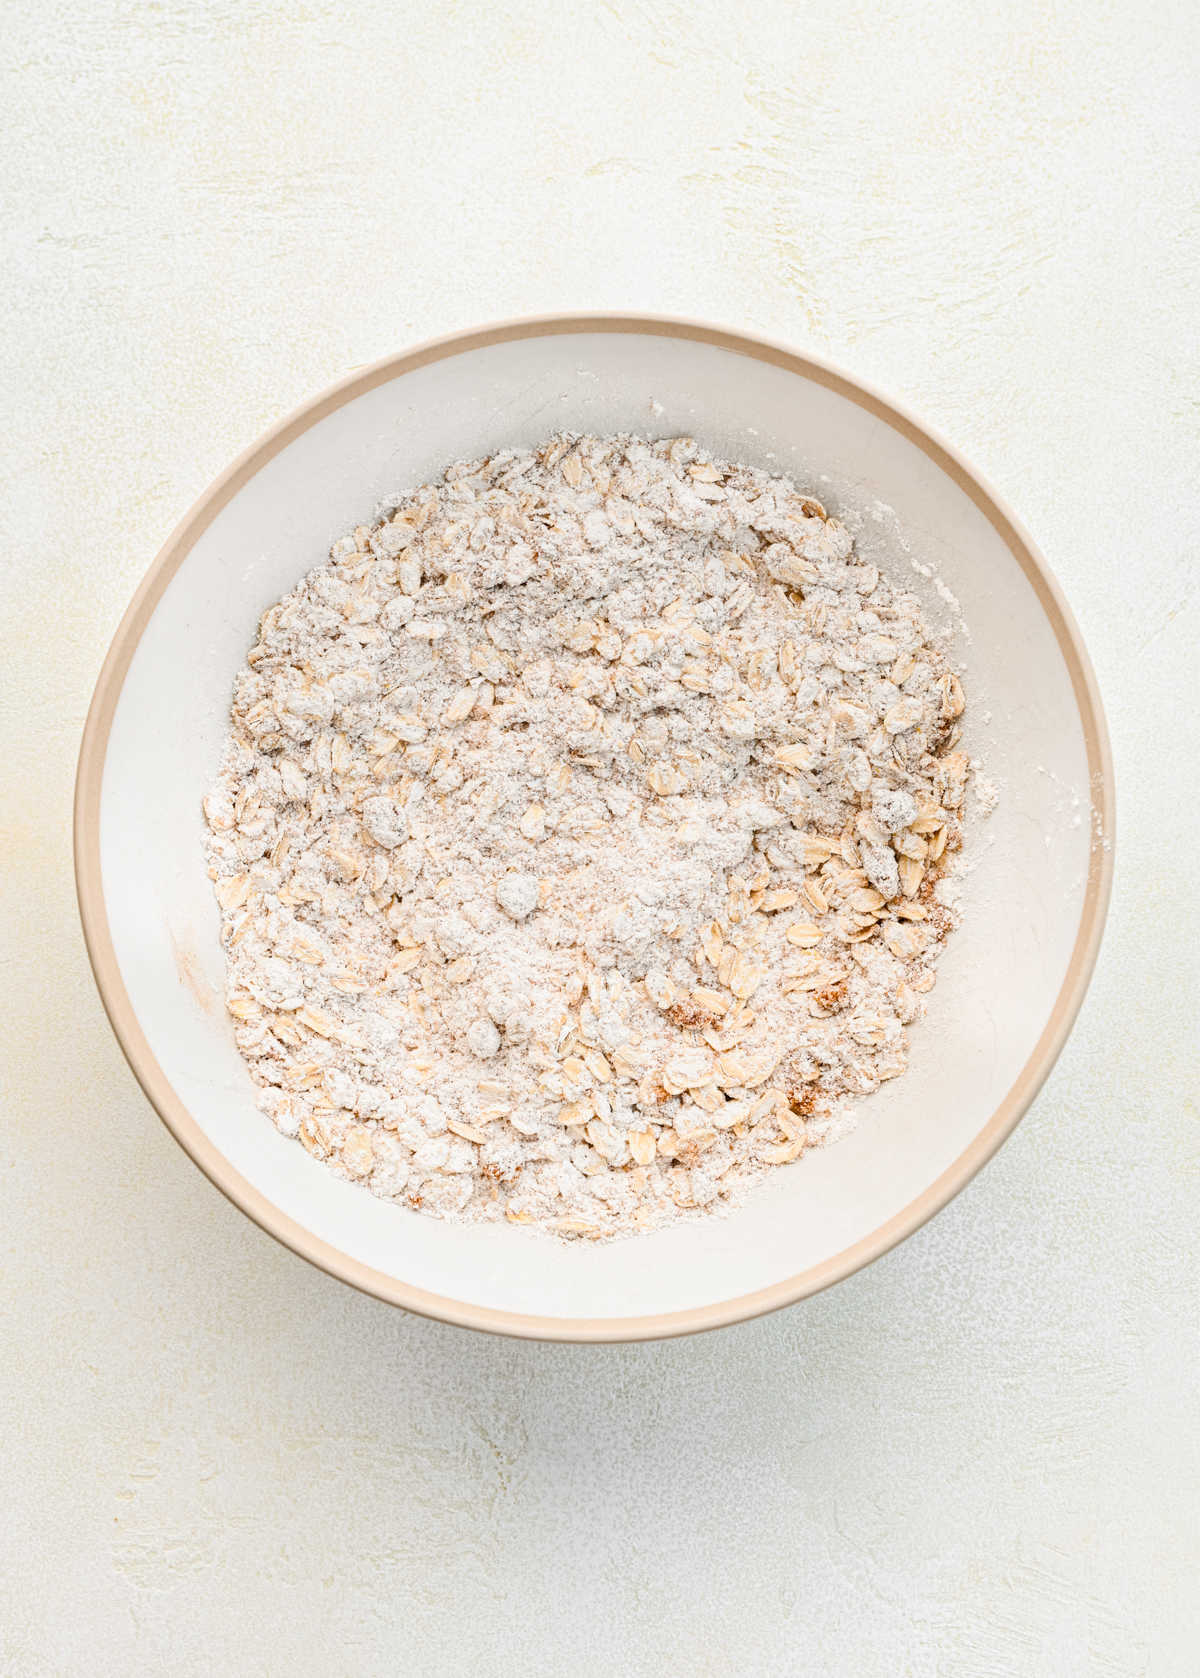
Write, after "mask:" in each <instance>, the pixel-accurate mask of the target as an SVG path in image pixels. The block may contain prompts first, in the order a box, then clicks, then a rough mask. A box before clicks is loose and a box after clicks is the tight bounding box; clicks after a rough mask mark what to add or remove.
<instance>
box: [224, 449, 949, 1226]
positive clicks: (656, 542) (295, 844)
mask: <svg viewBox="0 0 1200 1678" xmlns="http://www.w3.org/2000/svg"><path fill="white" fill-rule="evenodd" d="M962 710H963V694H962V689H961V687H960V685H959V682H958V678H957V677H956V676H955V674H954V672H953V671H952V670H951V669H950V668H949V667H948V665H947V662H946V659H945V656H944V655H943V653H942V652H941V651H939V649H938V647H937V646H936V645H934V644H933V642H932V640H931V637H930V634H929V631H928V630H927V628H926V626H925V625H924V623H923V622H922V619H921V615H920V611H919V609H918V604H917V602H916V600H915V599H914V597H913V596H911V595H909V594H906V593H903V592H900V591H899V590H897V589H896V588H895V587H894V586H893V585H892V584H891V583H890V582H889V581H888V579H887V578H886V577H884V576H882V575H881V574H880V573H879V571H878V570H877V569H876V568H875V567H874V566H871V565H868V564H864V563H861V562H860V561H859V560H858V559H857V558H856V556H855V554H854V551H853V544H852V542H851V538H850V536H849V534H848V533H847V531H846V530H845V528H844V527H843V526H842V525H841V524H839V523H838V522H837V521H836V520H835V519H833V518H830V517H828V516H827V515H826V513H825V510H824V508H823V507H822V506H821V505H820V504H819V503H818V502H817V501H815V500H813V499H812V498H811V497H809V496H806V495H803V494H801V493H799V492H798V491H797V490H796V489H795V488H794V487H793V485H792V484H791V483H790V482H788V481H787V480H786V479H784V478H779V477H772V476H770V475H769V474H767V473H765V472H763V471H759V470H756V469H751V468H749V467H744V466H734V465H729V464H728V463H726V462H723V461H719V460H714V459H713V458H712V457H711V456H710V455H708V454H707V453H705V452H704V451H703V450H702V449H700V448H698V447H697V445H696V444H695V443H694V442H693V441H692V440H691V439H690V438H682V437H680V438H674V439H668V440H664V441H659V442H652V443H651V442H644V441H641V440H639V439H637V438H634V437H629V436H621V437H609V438H604V439H598V438H595V437H578V436H567V435H562V436H557V437H554V438H552V439H551V440H550V441H549V442H548V443H546V444H545V446H544V447H542V448H540V449H537V450H536V451H534V452H525V451H507V452H504V453H500V454H495V455H492V456H490V457H489V458H488V459H486V460H481V461H473V462H470V463H468V464H460V465H455V466H452V467H450V468H449V470H448V471H447V472H446V473H445V476H444V477H443V478H442V479H440V480H439V481H438V482H437V483H434V484H430V485H426V486H424V487H422V488H420V489H418V490H416V491H414V492H413V493H412V494H411V495H407V496H404V497H403V498H402V499H399V500H397V501H395V502H393V503H390V504H388V505H387V506H385V507H384V508H383V509H381V513H380V516H379V517H378V518H377V519H376V520H375V522H373V523H372V524H370V525H361V526H359V528H358V529H356V530H355V531H354V532H353V533H352V534H350V535H348V536H345V537H343V538H342V539H341V540H340V541H338V542H336V543H335V544H334V546H333V549H332V552H331V555H330V559H329V562H328V564H326V565H323V566H320V567H318V568H317V569H316V570H314V571H312V572H311V573H310V574H309V575H308V576H307V577H305V578H304V580H303V581H302V582H301V583H300V585H299V587H298V588H296V590H295V591H294V592H293V593H291V594H289V595H287V596H285V598H284V599H283V600H281V601H280V602H279V603H278V604H277V605H275V606H272V607H271V608H270V610H269V611H268V612H267V613H266V614H265V615H264V617H263V619H262V623H261V626H260V629H259V636H258V639H257V640H256V642H255V644H254V646H253V647H252V648H251V650H250V652H249V654H248V657H247V668H246V669H245V670H243V672H242V673H241V675H240V676H239V677H238V680H237V684H236V689H235V696H234V702H233V718H232V733H231V739H230V742H229V746H228V750H227V754H226V759H225V763H224V767H223V769H222V771H221V774H220V776H219V778H218V781H217V784H216V786H215V787H214V789H213V791H212V792H211V794H210V795H209V797H208V798H207V800H206V801H205V814H206V817H207V821H208V826H209V830H210V831H209V836H208V841H207V849H208V858H209V863H210V872H211V874H212V877H213V879H214V881H215V884H216V893H217V897H218V900H219V902H220V907H221V914H222V937H223V941H224V945H225V949H226V952H227V960H228V1007H229V1012H230V1013H231V1015H232V1016H233V1018H234V1020H235V1022H236V1037H237V1043H238V1047H239V1048H240V1050H241V1052H242V1054H243V1056H244V1057H245V1059H246V1062H247V1064H248V1066H249V1068H250V1072H251V1075H252V1077H253V1078H254V1081H255V1083H256V1084H257V1086H258V1090H259V1096H258V1099H259V1105H260V1106H261V1107H262V1109H263V1110H264V1112H266V1113H267V1114H268V1115H269V1116H270V1118H271V1119H272V1120H273V1121H274V1123H275V1124H276V1125H277V1126H278V1128H279V1129H280V1130H281V1131H282V1132H283V1133H284V1134H285V1135H287V1136H298V1137H299V1139H300V1141H301V1142H302V1143H303V1145H304V1147H305V1148H306V1149H307V1150H308V1151H309V1153H311V1154H313V1155H315V1156H316V1157H317V1158H318V1159H321V1160H324V1161H325V1162H326V1163H327V1164H328V1165H329V1167H330V1168H331V1169H332V1170H333V1171H335V1172H336V1173H337V1174H338V1175H339V1176H342V1177H348V1178H352V1179H354V1180H355V1181H358V1182H361V1183H363V1184H365V1185H367V1186H368V1187H369V1188H370V1189H372V1190H373V1191H374V1192H375V1193H376V1194H378V1195H382V1196H385V1197H388V1198H393V1199H396V1200H398V1201H400V1202H401V1203H403V1204H404V1205H407V1206H411V1207H416V1208H420V1209H421V1210H423V1211H426V1212H431V1213H434V1214H437V1215H439V1216H442V1217H449V1216H453V1217H461V1218H470V1219H505V1218H507V1219H509V1220H510V1221H512V1222H514V1223H518V1224H535V1225H540V1226H542V1227H544V1228H548V1229H550V1230H553V1231H555V1232H557V1233H559V1234H562V1235H577V1236H593V1237H597V1236H605V1235H615V1234H623V1233H629V1232H632V1231H635V1230H641V1229H647V1228H650V1227H653V1226H655V1225H657V1224H661V1223H663V1222H665V1221H666V1220H668V1219H671V1218H674V1217H678V1216H680V1215H685V1214H689V1213H692V1212H694V1211H695V1209H697V1208H712V1207H714V1206H716V1205H718V1204H720V1203H722V1202H724V1201H727V1200H728V1198H729V1197H730V1195H731V1194H733V1193H735V1192H736V1191H738V1190H740V1189H741V1188H743V1187H744V1186H745V1185H746V1184H748V1183H749V1182H751V1181H753V1180H754V1179H755V1178H756V1177H758V1176H760V1175H761V1173H762V1172H763V1170H764V1169H765V1168H767V1167H770V1166H776V1165H783V1164H786V1163H788V1162H789V1161H792V1160H795V1159H797V1158H798V1157H799V1155H800V1154H801V1152H802V1151H803V1149H804V1148H805V1146H806V1145H807V1144H808V1143H809V1142H812V1141H814V1140H819V1139H821V1137H822V1136H823V1135H824V1134H826V1132H827V1130H828V1129H829V1125H830V1121H831V1115H835V1114H836V1113H837V1112H838V1111H839V1110H840V1109H841V1108H843V1107H844V1106H845V1103H846V1099H847V1098H852V1097H855V1096H863V1095H866V1094H868V1093H869V1092H871V1091H872V1090H875V1089H876V1088H878V1086H879V1084H880V1082H881V1081H882V1080H884V1079H887V1078H894V1077H896V1076H897V1075H898V1074H899V1073H900V1072H902V1071H903V1069H904V1066H905V1059H906V1030H907V1027H908V1026H909V1025H910V1024H911V1023H912V1022H913V1021H914V1020H915V1019H916V1018H917V1017H918V1015H919V1014H920V1013H921V1012H922V1008H923V998H924V996H925V994H926V993H927V992H928V991H929V990H930V989H931V987H932V986H933V982H934V972H933V966H932V963H933V961H934V959H935V958H936V956H937V953H938V949H939V945H940V943H941V941H942V939H943V938H944V937H945V935H946V933H947V931H948V929H949V927H950V925H951V922H952V918H953V913H952V910H951V909H950V908H949V907H948V906H947V904H946V903H944V902H942V901H941V899H940V897H939V893H938V889H937V882H938V880H939V877H940V876H941V875H942V873H943V871H944V869H945V867H946V865H947V862H948V860H949V858H950V857H951V855H952V854H953V853H954V852H955V851H957V850H958V849H959V847H960V845H961V838H962V833H961V815H962V806H963V798H964V791H965V785H966V780H967V773H968V759H967V757H966V755H965V753H964V752H963V751H961V750H959V749H958V741H959V722H958V719H959V717H960V715H961V713H962Z"/></svg>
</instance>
